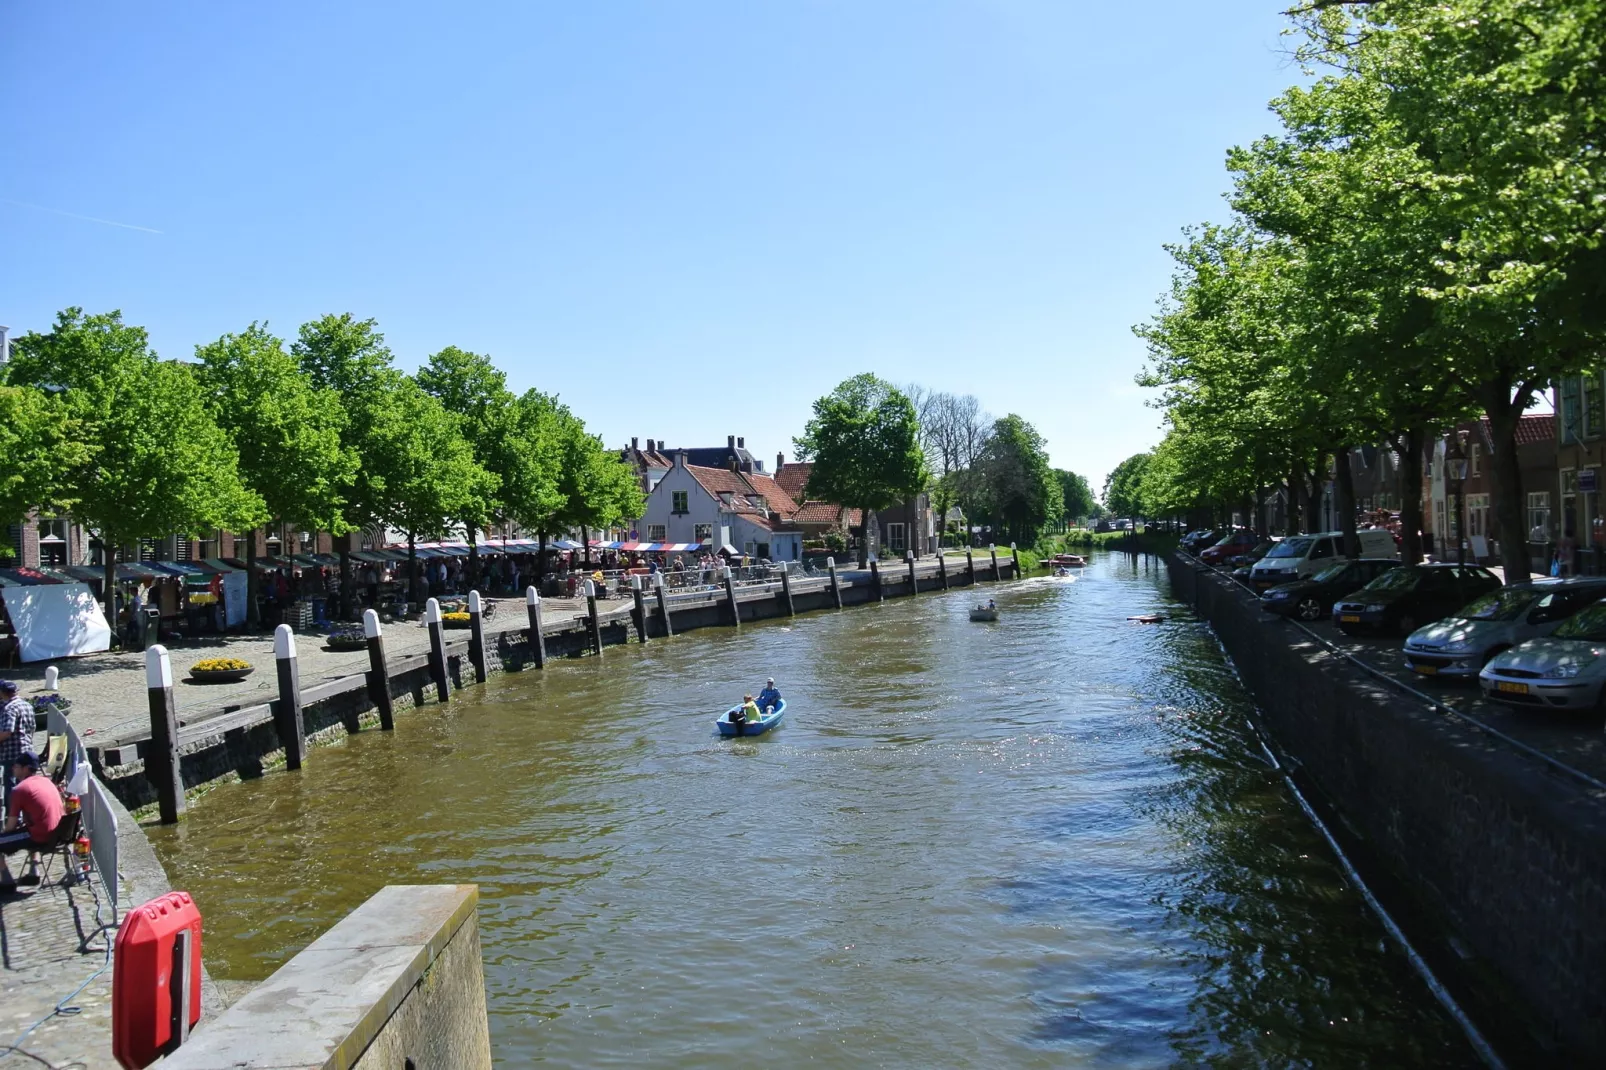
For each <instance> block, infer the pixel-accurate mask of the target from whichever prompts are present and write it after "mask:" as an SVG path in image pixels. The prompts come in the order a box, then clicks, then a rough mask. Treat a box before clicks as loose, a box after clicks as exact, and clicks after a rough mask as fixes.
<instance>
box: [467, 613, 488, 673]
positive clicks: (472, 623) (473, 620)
mask: <svg viewBox="0 0 1606 1070" xmlns="http://www.w3.org/2000/svg"><path fill="white" fill-rule="evenodd" d="M468 660H469V661H470V662H472V663H473V665H474V682H475V683H477V684H483V683H484V682H485V600H484V599H482V598H481V597H480V592H478V591H470V592H468Z"/></svg>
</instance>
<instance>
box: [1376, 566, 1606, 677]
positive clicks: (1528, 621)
mask: <svg viewBox="0 0 1606 1070" xmlns="http://www.w3.org/2000/svg"><path fill="white" fill-rule="evenodd" d="M1602 598H1606V577H1601V576H1579V577H1575V578H1573V579H1565V580H1535V581H1534V582H1532V583H1514V584H1512V585H1511V586H1510V587H1501V588H1500V589H1499V590H1495V591H1490V592H1489V593H1488V594H1486V595H1484V596H1483V597H1482V598H1479V599H1478V600H1477V601H1475V602H1473V603H1472V604H1471V605H1469V606H1466V607H1464V608H1462V609H1460V610H1458V611H1457V612H1456V613H1454V614H1452V615H1451V616H1448V617H1445V618H1444V619H1443V620H1439V621H1434V622H1433V623H1432V624H1429V625H1425V626H1424V627H1421V628H1418V629H1417V630H1416V631H1414V632H1412V633H1411V635H1410V637H1409V638H1407V639H1406V640H1405V664H1406V667H1407V668H1409V669H1411V670H1412V671H1414V672H1418V673H1421V674H1422V675H1423V676H1449V677H1458V678H1462V679H1471V678H1472V677H1475V676H1477V675H1478V670H1480V669H1481V668H1483V664H1484V662H1486V661H1488V660H1489V659H1490V658H1492V657H1494V656H1495V655H1496V654H1498V653H1500V652H1501V651H1503V650H1508V649H1510V648H1511V647H1514V646H1516V645H1517V644H1518V643H1521V642H1524V641H1526V640H1528V639H1537V638H1539V637H1540V636H1545V635H1549V634H1550V633H1551V632H1553V631H1555V630H1556V629H1557V628H1559V627H1560V626H1561V624H1562V622H1563V621H1565V620H1566V619H1567V618H1568V617H1570V616H1572V615H1573V614H1574V613H1577V612H1578V611H1579V610H1580V609H1583V608H1584V607H1585V606H1587V605H1589V604H1590V603H1591V602H1597V601H1599V600H1600V599H1602Z"/></svg>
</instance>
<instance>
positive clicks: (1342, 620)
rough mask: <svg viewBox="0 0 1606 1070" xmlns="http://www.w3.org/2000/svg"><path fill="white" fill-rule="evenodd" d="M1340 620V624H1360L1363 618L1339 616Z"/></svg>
mask: <svg viewBox="0 0 1606 1070" xmlns="http://www.w3.org/2000/svg"><path fill="white" fill-rule="evenodd" d="M1338 622H1339V623H1340V624H1359V623H1360V622H1361V618H1359V617H1339V618H1338Z"/></svg>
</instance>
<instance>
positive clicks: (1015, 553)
mask: <svg viewBox="0 0 1606 1070" xmlns="http://www.w3.org/2000/svg"><path fill="white" fill-rule="evenodd" d="M1009 556H1010V560H1012V561H1014V563H1015V578H1016V579H1017V580H1018V579H1020V551H1019V550H1018V549H1016V548H1015V544H1014V543H1010V544H1009Z"/></svg>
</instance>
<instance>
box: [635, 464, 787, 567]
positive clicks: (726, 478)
mask: <svg viewBox="0 0 1606 1070" xmlns="http://www.w3.org/2000/svg"><path fill="white" fill-rule="evenodd" d="M689 452H690V451H687V450H678V451H676V453H675V457H674V463H673V464H672V465H671V467H670V468H669V470H668V471H666V472H665V473H664V474H663V476H662V477H661V478H659V480H658V481H657V483H656V484H655V485H654V486H653V488H652V491H651V492H650V493H649V494H648V495H647V508H646V511H645V513H644V514H643V516H642V519H641V535H642V538H643V539H645V540H646V541H647V542H696V543H703V544H705V545H707V546H708V548H709V549H711V550H716V551H717V550H720V549H722V548H727V547H728V548H729V549H730V550H731V551H732V552H734V553H738V554H747V555H749V556H751V557H767V558H769V559H770V560H772V561H797V560H801V558H802V554H803V532H802V531H801V529H799V528H798V526H797V525H796V524H794V523H793V522H792V516H793V514H795V513H796V512H797V511H798V505H797V502H795V501H794V500H793V499H792V496H791V495H789V494H787V493H786V491H785V490H783V489H782V488H781V486H780V484H778V483H776V481H775V480H774V479H772V478H770V477H769V476H768V475H766V474H765V473H763V472H762V471H754V470H753V466H752V462H751V460H749V461H748V462H747V464H748V465H749V467H748V468H746V469H744V468H743V467H742V463H743V462H741V461H740V460H739V459H738V458H736V457H731V458H730V459H729V461H730V463H729V465H728V466H727V467H724V468H712V467H707V466H704V465H694V464H690V463H688V462H687V454H688V453H689Z"/></svg>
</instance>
